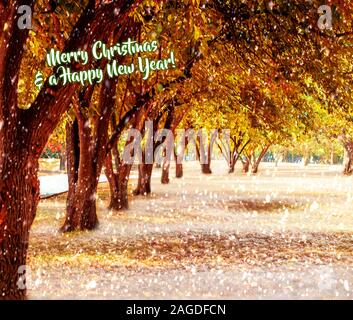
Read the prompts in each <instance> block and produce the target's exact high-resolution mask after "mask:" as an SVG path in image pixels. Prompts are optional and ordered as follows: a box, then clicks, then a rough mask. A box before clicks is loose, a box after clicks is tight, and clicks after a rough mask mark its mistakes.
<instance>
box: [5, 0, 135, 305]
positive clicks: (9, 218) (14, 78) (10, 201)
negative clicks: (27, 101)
mask: <svg viewBox="0 0 353 320" xmlns="http://www.w3.org/2000/svg"><path fill="white" fill-rule="evenodd" d="M95 2H96V1H89V2H88V5H87V6H86V8H85V9H84V11H83V13H82V14H81V16H80V18H79V19H78V21H77V22H76V24H75V26H74V27H73V31H72V33H71V35H70V37H69V38H68V40H67V41H66V44H65V49H66V50H67V51H71V50H73V49H75V48H78V47H81V46H83V45H84V44H88V45H89V44H91V43H92V41H93V40H94V39H95V38H96V37H97V36H98V35H99V34H102V33H109V32H110V30H111V28H112V27H114V26H117V25H120V26H121V27H122V28H123V26H124V21H125V20H126V17H127V15H128V14H129V13H130V12H131V11H132V10H133V9H134V8H135V6H136V5H138V4H139V1H137V0H136V1H114V2H112V3H109V4H103V3H102V4H99V5H97V6H96V3H95ZM33 3H34V1H31V0H19V1H15V0H14V1H10V3H9V5H8V6H7V7H5V8H4V9H2V10H3V14H1V19H0V27H1V30H5V31H4V32H2V33H1V36H0V37H1V38H0V122H1V123H2V126H1V130H0V150H1V151H2V152H1V155H0V174H1V186H0V195H1V197H0V205H1V209H0V248H1V255H0V290H1V291H0V296H1V297H2V298H18V299H20V298H24V297H25V294H26V291H25V290H20V289H19V287H18V286H17V282H18V279H19V273H18V268H19V267H20V266H22V265H25V264H26V256H27V248H28V238H29V229H30V227H31V225H32V222H33V219H34V217H35V213H36V207H37V204H38V200H39V182H38V178H37V172H38V159H39V156H40V154H41V153H42V151H43V149H44V147H45V144H46V142H47V140H48V138H49V135H50V134H51V133H52V132H53V130H54V129H55V127H56V126H57V124H58V122H59V121H60V118H61V116H62V115H63V114H64V113H65V112H66V111H67V109H68V108H69V104H70V101H71V97H72V95H73V93H74V92H75V90H76V88H77V85H75V84H71V85H68V86H62V87H55V88H49V85H48V83H45V84H44V86H43V87H42V89H41V91H40V92H39V94H38V96H37V98H36V99H35V101H34V102H33V103H32V105H31V106H30V108H29V109H27V110H24V109H19V108H18V93H17V85H18V76H19V70H20V66H21V61H22V58H23V54H24V47H25V46H24V44H25V43H26V40H27V37H28V30H26V29H25V30H21V29H19V28H17V19H18V14H17V8H18V7H19V6H20V5H30V6H31V7H32V9H33ZM115 8H118V9H119V10H120V11H119V14H118V15H116V14H114V9H115ZM24 199H25V200H24Z"/></svg>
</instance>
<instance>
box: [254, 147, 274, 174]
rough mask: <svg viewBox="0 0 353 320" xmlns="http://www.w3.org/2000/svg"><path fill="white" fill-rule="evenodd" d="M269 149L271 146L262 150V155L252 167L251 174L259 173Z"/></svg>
mask: <svg viewBox="0 0 353 320" xmlns="http://www.w3.org/2000/svg"><path fill="white" fill-rule="evenodd" d="M269 148H270V144H269V145H267V146H266V147H265V148H264V149H262V151H261V153H260V155H259V156H258V158H257V159H256V160H255V161H254V163H253V165H252V167H251V173H254V174H256V173H257V172H258V171H259V165H260V163H261V161H262V159H263V158H264V156H265V155H266V152H267V151H268V149H269ZM254 158H255V153H254Z"/></svg>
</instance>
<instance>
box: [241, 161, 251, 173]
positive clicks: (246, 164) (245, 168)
mask: <svg viewBox="0 0 353 320" xmlns="http://www.w3.org/2000/svg"><path fill="white" fill-rule="evenodd" d="M242 164H243V172H244V173H248V172H249V168H250V159H249V158H248V157H246V158H245V160H242Z"/></svg>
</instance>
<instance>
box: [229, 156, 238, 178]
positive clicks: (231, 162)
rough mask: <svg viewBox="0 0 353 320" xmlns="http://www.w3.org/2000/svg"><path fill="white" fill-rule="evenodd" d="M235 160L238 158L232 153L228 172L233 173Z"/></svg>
mask: <svg viewBox="0 0 353 320" xmlns="http://www.w3.org/2000/svg"><path fill="white" fill-rule="evenodd" d="M237 160H238V156H237V155H236V154H234V153H233V155H232V156H231V157H230V162H229V170H228V173H234V169H235V164H236V162H237Z"/></svg>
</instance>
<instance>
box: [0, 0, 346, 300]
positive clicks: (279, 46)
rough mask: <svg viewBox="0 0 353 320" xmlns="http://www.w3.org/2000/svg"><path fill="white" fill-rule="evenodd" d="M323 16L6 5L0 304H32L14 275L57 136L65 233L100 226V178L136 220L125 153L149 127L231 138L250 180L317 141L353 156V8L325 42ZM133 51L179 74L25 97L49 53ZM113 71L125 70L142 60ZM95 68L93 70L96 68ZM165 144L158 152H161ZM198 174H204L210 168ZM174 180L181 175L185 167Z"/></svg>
mask: <svg viewBox="0 0 353 320" xmlns="http://www.w3.org/2000/svg"><path fill="white" fill-rule="evenodd" d="M21 5H28V6H30V7H31V8H32V11H33V12H34V17H33V24H34V26H33V28H34V29H33V30H32V31H29V30H22V29H19V28H18V27H17V20H18V18H19V14H18V13H17V9H18V7H19V6H21ZM319 5H320V3H319V1H311V2H308V1H304V0H303V1H301V0H295V1H290V2H289V1H276V4H273V5H270V6H269V5H268V3H267V2H266V1H264V2H262V1H260V2H259V1H247V2H246V3H245V2H244V3H243V2H238V1H232V0H227V1H221V0H210V1H206V0H180V1H177V0H173V1H147V0H124V1H120V0H117V1H103V0H86V1H81V2H80V3H79V4H77V3H76V2H75V1H69V0H66V1H61V2H60V5H59V6H56V7H55V8H54V9H53V8H49V7H48V5H47V4H46V2H45V1H34V0H8V1H6V2H5V4H0V30H2V32H1V34H0V124H1V125H0V150H1V154H0V174H1V185H0V206H1V209H0V249H1V255H0V297H2V298H24V297H25V294H26V293H25V291H24V290H19V288H18V286H17V281H18V278H19V274H18V268H19V267H20V266H21V265H25V264H26V255H27V248H28V239H29V231H30V227H31V225H32V222H33V220H34V218H35V213H36V208H37V204H38V201H39V182H38V177H37V173H38V160H39V157H40V155H41V154H42V152H43V150H44V148H45V146H46V143H47V141H48V139H49V137H50V135H51V134H52V133H53V132H54V130H55V129H56V128H57V130H59V129H58V128H61V130H65V132H66V134H65V135H66V155H67V166H68V178H69V192H68V199H67V212H66V219H65V223H64V225H63V227H62V230H63V231H65V232H68V231H72V230H83V229H93V228H94V227H95V226H96V225H97V222H98V218H97V213H96V203H95V198H96V197H95V195H96V192H97V186H98V179H99V176H100V174H101V172H102V170H103V167H104V168H105V173H106V175H107V177H108V180H109V184H110V192H111V200H110V204H109V207H110V208H111V209H113V210H121V209H126V208H127V207H128V189H127V188H128V181H129V173H130V171H131V166H132V165H131V164H128V163H125V162H124V161H123V159H122V158H121V154H120V153H119V151H121V148H123V147H124V146H128V145H131V143H134V141H133V140H132V138H128V139H124V134H123V132H124V129H126V128H134V129H137V130H139V131H140V132H142V133H143V137H144V140H146V139H148V134H147V133H146V132H145V130H144V125H145V121H146V120H152V121H153V122H154V128H153V132H156V131H157V129H158V128H163V127H165V128H168V129H170V130H172V131H175V130H176V129H177V128H178V127H180V126H182V127H184V128H195V129H197V128H201V127H203V128H229V129H230V140H231V147H230V150H229V151H230V152H229V154H230V156H229V157H228V158H229V164H230V168H229V170H230V172H232V171H234V165H235V163H236V162H237V161H239V159H241V160H242V161H243V162H244V170H248V169H249V167H250V166H252V171H253V172H256V171H257V169H258V165H259V163H260V161H261V159H262V157H263V156H264V155H265V153H266V151H267V150H268V149H269V147H270V146H271V145H278V144H279V145H283V144H285V143H288V141H291V142H293V141H300V139H305V138H306V137H310V136H313V135H316V134H317V132H318V131H320V134H324V135H325V136H327V137H331V138H335V139H341V140H342V141H344V143H345V146H346V149H347V152H349V154H351V155H353V148H350V147H349V145H352V143H351V141H352V140H350V139H351V133H350V130H349V128H350V127H351V126H350V120H351V115H350V113H351V110H352V109H351V103H350V101H351V95H352V92H351V80H352V79H351V75H352V72H351V63H350V61H352V60H351V58H352V49H351V48H352V45H351V44H352V42H351V41H352V33H351V31H350V30H351V29H352V25H351V24H352V21H351V19H350V17H351V15H352V10H353V7H352V6H351V5H350V4H341V5H339V6H338V5H337V6H336V7H335V8H334V9H335V10H334V28H333V30H321V29H319V28H318V27H317V21H318V19H319V18H320V16H319V14H318V13H317V8H318V7H319ZM347 30H348V31H347ZM127 38H134V39H136V40H138V41H142V40H158V42H159V46H160V48H159V50H158V52H155V53H152V54H151V57H152V58H160V57H163V56H166V55H167V54H168V53H169V52H170V51H171V50H174V52H175V57H176V61H177V64H178V68H176V69H174V70H173V69H171V70H168V71H164V72H155V73H153V74H152V76H151V77H150V78H149V79H148V80H146V81H143V80H142V79H141V77H140V76H139V75H138V74H134V75H130V76H126V77H119V78H115V79H110V80H105V81H103V82H102V84H100V85H91V86H86V87H81V86H79V85H77V84H68V85H66V86H56V87H51V86H49V84H48V82H45V84H44V85H43V87H42V88H41V90H40V91H38V90H37V89H36V88H35V87H34V86H28V83H30V82H32V81H33V78H34V73H35V70H37V69H41V70H44V74H45V76H48V75H49V74H50V73H51V72H53V70H50V69H47V68H46V67H45V66H44V55H45V52H46V50H47V49H48V48H50V47H56V48H57V49H60V50H62V51H74V50H77V49H79V48H83V47H88V48H89V47H90V45H91V44H92V43H93V42H94V41H96V40H102V41H104V42H106V43H116V42H121V41H124V40H126V39H127ZM119 59H120V60H119V61H118V62H119V63H123V62H126V61H127V59H136V57H129V58H126V57H125V58H124V57H122V58H119ZM104 63H105V62H104V61H101V62H99V67H101V68H104ZM96 66H97V62H93V61H92V62H90V65H89V67H96ZM72 67H73V68H80V67H78V66H72ZM86 67H87V66H86ZM54 71H55V70H54ZM343 129H344V130H343ZM166 143H168V141H167V139H161V140H160V141H158V142H155V143H154V146H153V150H154V151H155V150H157V149H158V148H159V147H161V145H163V144H164V145H165V144H166ZM215 143H216V144H220V143H221V142H220V141H218V140H217V141H216V142H215ZM196 144H197V143H196ZM217 147H220V146H217ZM198 149H199V150H198V153H199V154H200V156H203V153H205V154H206V155H207V154H210V150H209V149H210V148H208V150H205V149H204V148H203V149H201V148H200V146H199V148H198ZM240 155H242V157H240ZM149 156H150V155H149V154H143V156H142V157H143V159H145V158H146V157H149ZM352 159H353V156H352ZM169 162H170V160H169V159H168V158H166V159H164V162H163V164H162V168H163V179H162V182H163V183H167V182H168V181H169V179H168V170H169ZM152 169H153V165H152V164H146V163H145V162H142V163H141V164H139V178H138V186H137V189H136V190H135V191H134V193H135V194H136V195H138V194H148V193H149V192H150V191H151V185H150V181H151V172H152ZM202 171H203V172H204V173H210V172H211V168H210V166H209V164H206V165H203V167H202ZM176 174H177V176H179V177H180V176H181V175H182V166H181V165H179V166H178V167H177V173H176Z"/></svg>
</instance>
